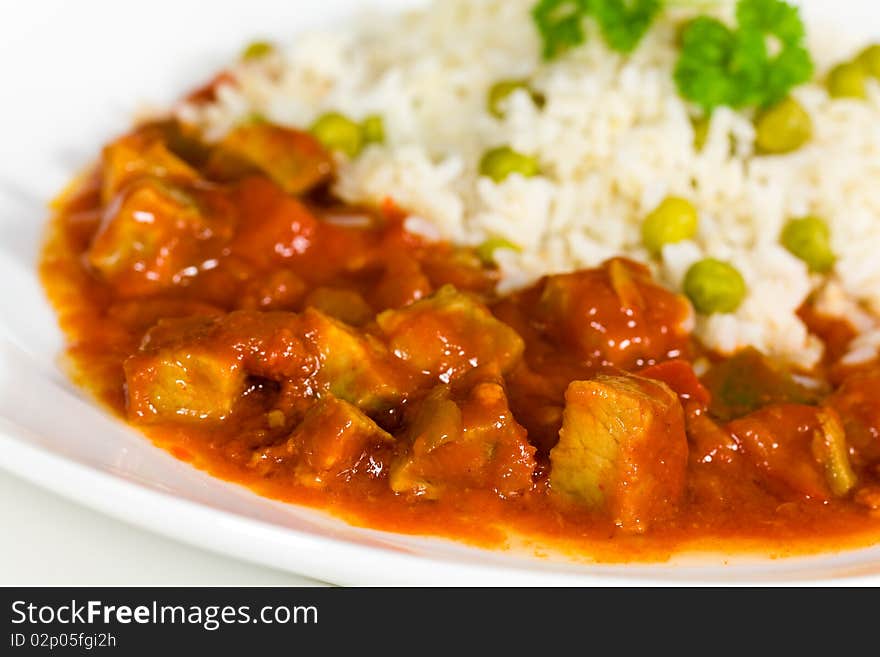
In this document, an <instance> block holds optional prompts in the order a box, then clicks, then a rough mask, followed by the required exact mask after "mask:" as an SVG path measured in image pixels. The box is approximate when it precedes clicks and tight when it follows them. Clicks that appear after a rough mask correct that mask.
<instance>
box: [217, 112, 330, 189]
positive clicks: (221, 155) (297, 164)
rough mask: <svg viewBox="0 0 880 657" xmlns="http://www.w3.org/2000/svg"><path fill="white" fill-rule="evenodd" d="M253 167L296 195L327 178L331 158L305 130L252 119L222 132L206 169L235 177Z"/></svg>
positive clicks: (231, 177)
mask: <svg viewBox="0 0 880 657" xmlns="http://www.w3.org/2000/svg"><path fill="white" fill-rule="evenodd" d="M255 169H256V170H259V171H262V172H263V173H265V174H266V175H267V176H268V177H269V178H271V179H272V180H273V181H274V182H275V183H276V184H277V185H278V186H280V187H281V188H282V189H283V190H284V191H285V192H286V193H288V194H292V195H298V194H303V193H305V192H307V191H309V190H310V189H311V188H313V187H315V186H317V185H319V184H320V183H322V182H324V181H325V180H327V179H328V178H329V177H330V175H331V173H332V172H333V160H332V158H331V157H330V154H329V153H328V152H327V151H326V150H325V149H324V147H323V146H321V144H320V142H318V140H316V139H315V138H314V137H312V135H310V134H309V133H307V132H300V131H298V130H290V129H288V128H282V127H280V126H276V125H272V124H270V123H265V122H262V121H252V122H249V123H243V124H242V125H240V126H238V127H237V128H235V129H234V130H232V132H230V133H229V134H228V135H226V137H225V138H224V139H223V141H222V142H220V144H219V146H218V147H217V150H216V151H215V152H214V154H213V156H212V158H211V160H210V161H209V163H208V170H209V172H210V173H211V174H212V175H214V176H216V177H219V178H222V179H235V178H239V177H242V176H244V175H247V173H248V172H249V171H253V170H255Z"/></svg>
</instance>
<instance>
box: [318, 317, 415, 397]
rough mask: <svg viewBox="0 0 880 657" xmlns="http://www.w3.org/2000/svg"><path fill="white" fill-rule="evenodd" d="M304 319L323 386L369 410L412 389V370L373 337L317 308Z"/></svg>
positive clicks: (319, 380) (319, 379)
mask: <svg viewBox="0 0 880 657" xmlns="http://www.w3.org/2000/svg"><path fill="white" fill-rule="evenodd" d="M302 321H303V324H304V331H305V335H306V337H307V339H308V341H309V342H310V343H311V344H312V345H314V348H315V349H316V352H317V358H318V362H319V364H320V365H319V369H318V371H317V372H316V373H315V375H314V376H315V382H316V384H317V386H318V387H319V388H320V389H323V390H328V391H329V392H331V393H332V394H333V395H334V396H336V397H338V398H339V399H342V400H344V401H348V402H351V403H352V404H354V405H355V406H357V407H358V408H360V409H361V410H364V411H366V412H368V413H369V412H377V411H382V410H385V409H387V408H390V407H391V406H393V405H394V404H396V403H399V402H400V401H401V400H402V399H403V398H404V397H405V396H406V394H407V392H409V390H410V389H411V387H412V382H411V377H410V376H409V372H408V371H406V370H405V369H403V368H401V367H400V365H399V362H397V361H396V359H395V358H393V356H392V355H391V354H390V353H389V352H388V350H387V349H386V348H385V346H384V345H382V343H380V342H379V341H378V340H377V339H376V338H374V337H373V336H371V335H368V334H364V333H360V332H358V331H356V330H355V329H352V328H350V327H348V326H346V325H345V324H343V323H342V322H340V321H338V320H335V319H333V318H332V317H328V316H327V315H325V314H323V313H322V312H320V311H318V310H315V309H314V308H307V309H306V310H305V312H304V313H303V314H302ZM395 365H396V367H395ZM402 370H403V371H402Z"/></svg>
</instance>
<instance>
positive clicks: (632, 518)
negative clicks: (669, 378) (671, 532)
mask: <svg viewBox="0 0 880 657" xmlns="http://www.w3.org/2000/svg"><path fill="white" fill-rule="evenodd" d="M687 459H688V445H687V438H686V436H685V428H684V413H683V412H682V408H681V404H680V403H679V400H678V397H677V396H676V394H675V393H674V392H673V391H672V390H670V389H669V387H668V386H666V385H665V384H664V383H661V382H659V381H654V380H651V379H645V378H642V377H639V376H634V375H629V374H621V375H614V376H609V375H600V376H598V377H597V378H596V379H594V380H592V381H574V382H572V383H571V385H569V387H568V390H567V391H566V393H565V411H564V413H563V421H562V430H561V431H560V432H559V442H558V443H557V445H556V447H554V448H553V449H552V450H551V451H550V464H551V468H550V485H551V487H552V488H553V490H555V491H557V492H559V493H561V494H563V495H566V496H568V497H569V498H571V499H572V500H574V501H575V502H577V503H579V504H582V505H584V506H586V507H588V508H590V509H594V510H596V511H603V512H605V513H606V514H608V515H609V516H610V517H611V518H612V519H613V520H614V522H615V523H616V524H617V525H618V526H619V527H621V528H623V529H624V530H626V531H631V532H643V531H646V530H647V529H648V527H649V526H650V525H651V523H652V522H653V521H655V520H657V519H659V518H662V517H665V516H668V515H669V514H670V513H671V512H672V511H673V509H674V507H675V506H676V504H677V502H678V501H679V499H680V498H681V495H682V493H683V491H684V485H685V474H686V470H687Z"/></svg>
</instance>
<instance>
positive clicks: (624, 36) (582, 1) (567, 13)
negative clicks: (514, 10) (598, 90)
mask: <svg viewBox="0 0 880 657" xmlns="http://www.w3.org/2000/svg"><path fill="white" fill-rule="evenodd" d="M662 8H663V1H662V0H539V1H538V3H537V4H536V5H535V6H534V8H533V9H532V18H533V19H534V21H535V24H536V25H537V27H538V31H539V32H540V33H541V38H542V40H543V43H544V48H543V55H544V59H554V58H556V57H558V56H559V55H561V54H562V53H564V52H565V51H567V50H569V49H571V48H574V47H575V46H579V45H580V44H582V43H583V42H584V41H585V40H586V33H585V30H584V24H585V22H586V20H587V19H588V18H593V19H594V20H595V21H596V22H597V23H598V25H599V30H600V31H601V32H602V36H603V38H604V39H605V42H606V43H607V44H608V46H609V47H610V48H612V49H613V50H616V51H618V52H622V53H630V52H632V51H633V50H635V47H636V46H637V45H638V44H639V42H640V41H641V40H642V37H643V36H644V35H645V32H647V31H648V28H649V27H650V26H651V23H653V22H654V19H655V18H656V17H657V15H658V14H659V13H660V10H661V9H662Z"/></svg>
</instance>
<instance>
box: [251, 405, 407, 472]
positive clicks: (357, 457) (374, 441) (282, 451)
mask: <svg viewBox="0 0 880 657" xmlns="http://www.w3.org/2000/svg"><path fill="white" fill-rule="evenodd" d="M393 440H394V439H393V438H392V437H391V435H389V434H388V433H386V432H385V431H383V430H382V429H381V428H379V426H378V425H377V424H376V423H375V422H373V421H372V420H371V419H370V418H369V417H367V416H366V415H364V414H363V413H362V412H361V411H360V410H358V408H357V407H356V406H354V405H352V404H349V403H348V402H346V401H343V400H341V399H337V398H336V397H334V396H332V395H327V396H325V397H322V398H321V399H320V400H318V401H317V402H315V404H314V405H313V406H312V407H311V408H310V409H309V411H308V412H307V413H306V415H305V417H304V418H303V421H302V422H301V423H300V424H299V425H298V426H297V428H296V429H295V430H294V431H293V433H292V434H291V435H290V437H289V438H288V439H287V440H286V441H284V442H283V443H281V444H280V445H274V446H272V447H268V448H265V449H261V450H258V451H257V452H255V453H254V456H253V458H252V460H251V466H252V467H255V468H256V469H257V470H258V471H260V472H261V473H262V474H264V475H273V474H275V473H277V472H279V471H283V472H287V471H292V472H293V474H294V476H295V477H296V479H297V480H298V481H299V482H300V483H302V484H305V485H308V486H317V487H321V486H325V485H327V484H328V483H330V482H332V481H333V480H339V479H341V480H346V479H348V478H350V477H351V476H352V475H354V474H356V473H357V472H359V471H361V470H369V469H371V468H372V469H377V468H376V465H375V463H372V464H371V463H370V459H371V455H372V453H373V451H374V449H375V448H376V447H377V446H381V445H382V444H387V443H391V442H393ZM378 469H381V468H378Z"/></svg>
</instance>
